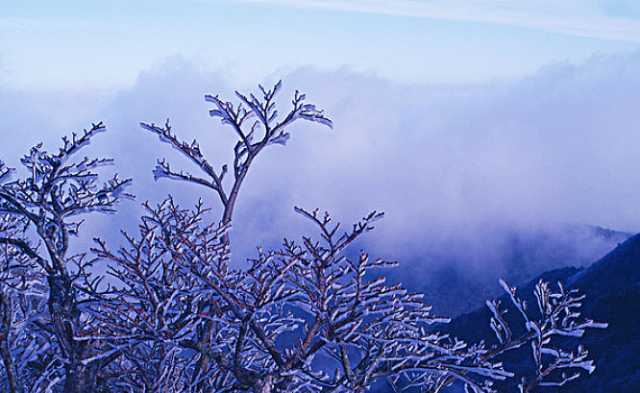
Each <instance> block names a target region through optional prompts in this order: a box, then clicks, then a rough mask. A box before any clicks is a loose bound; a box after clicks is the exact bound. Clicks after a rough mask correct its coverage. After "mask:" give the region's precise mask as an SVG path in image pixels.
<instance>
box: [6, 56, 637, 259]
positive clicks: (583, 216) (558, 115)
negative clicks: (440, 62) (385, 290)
mask: <svg viewBox="0 0 640 393" xmlns="http://www.w3.org/2000/svg"><path fill="white" fill-rule="evenodd" d="M279 78H283V79H284V84H285V88H284V91H283V92H282V93H281V95H280V104H281V105H282V106H283V109H284V108H286V107H287V105H289V99H290V97H291V94H292V92H293V90H294V89H300V90H301V91H303V92H305V93H306V94H307V97H308V100H309V101H310V102H313V103H315V104H317V105H318V106H319V107H321V108H324V109H325V111H326V113H327V115H328V116H329V117H331V118H332V119H333V121H334V123H335V127H334V129H333V130H329V129H326V128H323V127H320V126H318V125H317V124H297V125H295V126H294V127H293V128H292V129H291V130H290V131H291V134H292V137H291V139H290V141H289V144H288V146H287V147H282V146H274V147H272V148H270V149H269V150H267V151H265V153H264V154H263V156H262V157H260V158H259V160H258V161H257V162H256V164H255V167H254V168H253V171H252V172H251V173H250V175H249V176H248V178H247V182H246V187H245V189H244V191H243V194H242V195H241V198H240V200H239V201H238V206H237V209H238V210H237V212H236V220H235V223H234V225H235V229H234V232H233V239H234V241H235V242H236V243H237V244H238V246H239V249H241V250H243V251H242V252H241V253H239V257H245V256H248V255H252V253H253V252H252V251H251V250H252V249H253V247H255V246H257V245H265V246H276V245H278V244H279V243H280V242H281V239H282V237H284V236H287V237H293V238H297V237H298V236H299V235H301V234H302V233H309V232H311V231H313V229H312V227H311V226H310V224H309V223H306V222H305V221H304V220H302V218H301V217H299V216H297V215H296V214H294V213H293V206H302V207H305V208H308V209H313V208H316V207H318V208H320V209H323V210H328V211H329V212H331V213H332V214H333V215H334V217H335V218H336V220H339V221H342V222H344V223H346V224H350V223H351V222H353V221H355V220H357V219H359V218H360V217H362V216H364V215H366V214H367V213H368V212H369V211H371V210H374V209H375V210H382V211H385V212H386V218H385V219H384V220H383V221H381V222H380V224H379V225H378V230H377V231H376V232H374V233H373V234H372V235H370V236H369V237H368V238H367V239H368V240H367V241H368V243H369V246H370V247H371V248H373V250H374V252H375V253H377V254H378V255H382V256H384V257H387V258H392V259H395V258H397V259H400V260H402V259H407V258H410V259H412V260H414V259H415V257H416V256H420V255H423V256H424V259H425V262H424V263H438V261H437V260H436V259H437V258H440V257H442V256H443V255H445V254H446V253H458V254H459V255H461V256H463V257H460V258H457V260H464V261H466V262H465V263H468V264H471V265H474V266H484V264H486V263H487V262H490V261H491V260H492V259H493V260H495V259H498V258H497V257H498V256H496V255H495V253H496V252H498V251H497V250H499V248H500V243H501V242H502V240H495V239H494V237H495V236H494V235H493V233H496V231H497V230H499V229H501V228H523V229H526V230H532V228H539V227H545V226H550V225H556V224H564V223H573V224H589V225H598V226H603V227H609V228H613V229H619V230H624V231H628V232H637V231H639V230H640V224H639V223H640V202H639V201H638V198H637V196H638V195H639V194H640V176H638V175H637V168H638V167H640V155H638V154H637V147H638V146H640V133H639V132H638V129H640V112H639V111H638V110H637V108H638V107H639V106H640V53H635V54H632V55H625V56H607V57H593V58H591V59H590V60H588V61H587V62H585V63H583V64H579V65H572V64H556V65H552V66H549V67H546V68H544V69H542V70H540V72H538V73H537V74H536V75H533V76H531V77H529V78H526V79H522V80H519V81H517V82H513V83H509V84H500V83H493V84H484V85H476V86H398V85H394V84H391V83H389V82H386V81H384V80H382V79H379V78H376V77H373V76H368V75H364V74H358V73H354V72H352V71H350V70H348V69H340V70H335V71H332V72H320V71H318V70H315V69H312V68H302V69H297V70H295V71H293V72H290V73H287V74H286V75H272V76H270V77H268V78H266V80H265V81H263V82H264V84H265V85H266V86H268V85H269V84H273V83H275V82H276V81H277V80H278V79H279ZM235 88H238V86H229V85H228V84H227V83H226V79H225V78H224V73H220V72H209V71H206V70H202V69H199V68H198V67H196V66H194V65H192V64H190V63H189V62H186V61H181V60H179V59H174V60H172V61H170V62H168V63H166V64H165V65H164V66H162V67H158V68H156V69H154V70H150V71H148V72H146V73H144V74H142V75H141V76H140V77H139V79H138V81H137V83H136V84H135V85H134V86H132V87H131V88H129V89H126V90H123V91H121V92H119V93H117V94H114V95H111V96H104V97H101V98H95V99H94V101H91V100H90V101H89V102H90V103H93V105H96V106H95V107H93V109H92V110H89V109H86V110H84V111H81V112H79V117H81V118H77V119H76V118H74V114H73V113H72V112H71V111H70V110H68V111H67V112H64V111H56V108H59V107H60V106H61V105H62V104H64V105H62V107H64V108H70V107H71V106H72V105H73V103H74V102H77V99H78V97H76V98H75V100H76V101H74V99H72V98H73V97H71V98H69V97H65V96H64V94H62V93H61V94H60V96H59V97H57V99H53V97H50V96H48V97H40V99H36V97H33V96H21V95H20V94H19V93H16V92H12V91H9V90H4V91H3V95H2V97H3V99H2V101H3V104H2V105H1V106H0V108H2V115H3V117H4V118H5V119H7V120H5V121H4V122H3V124H2V125H0V127H1V129H0V132H1V133H2V135H3V142H4V146H3V147H2V150H1V155H0V158H2V159H3V160H4V161H7V162H9V163H10V164H13V165H17V159H18V157H19V156H20V155H22V154H24V153H26V146H27V145H32V144H35V143H37V142H38V141H39V140H40V139H45V142H46V143H47V145H48V146H50V148H51V149H54V148H56V146H57V143H56V140H58V138H59V136H61V135H63V134H64V133H68V132H69V131H70V128H71V130H73V129H74V128H75V127H78V128H81V127H86V126H88V123H89V122H90V121H99V120H104V121H105V123H106V124H107V126H108V132H107V133H105V134H104V135H100V136H99V138H96V140H95V142H94V144H93V146H91V149H93V150H92V151H93V152H94V153H95V154H97V155H107V156H112V157H114V158H115V159H116V161H117V167H116V168H115V169H117V170H118V172H120V174H121V176H130V177H133V178H134V180H135V186H134V188H133V190H132V191H133V192H134V193H136V194H137V195H138V201H137V202H135V203H127V204H124V205H123V206H122V212H121V214H120V215H119V216H117V217H116V218H115V220H123V221H124V220H125V218H130V217H133V216H136V215H137V214H139V211H140V208H139V203H141V202H143V201H145V200H151V201H155V202H158V201H160V200H161V199H162V198H163V197H164V196H166V195H167V194H168V193H175V194H179V195H180V200H181V201H183V202H184V203H187V204H191V203H195V201H196V200H197V199H198V198H200V197H202V198H204V200H205V202H206V203H208V204H209V205H211V206H214V207H215V206H216V203H217V201H216V198H215V196H214V195H212V193H210V192H208V191H206V190H204V189H202V188H199V187H196V186H186V185H184V184H175V183H172V182H168V181H160V182H157V183H156V182H154V181H153V176H152V174H151V172H152V170H153V168H154V166H155V159H156V158H158V157H166V158H167V159H168V160H169V161H170V162H172V163H173V164H174V165H176V166H178V167H180V166H183V167H184V168H190V165H189V163H188V162H186V161H185V160H183V159H182V157H180V156H178V155H177V154H176V153H175V151H173V150H172V149H170V148H169V147H168V146H166V145H164V144H161V143H160V142H159V141H158V140H157V138H156V137H155V136H154V135H152V134H150V133H148V132H146V131H144V130H142V129H140V127H139V126H138V123H139V122H140V121H144V122H155V123H164V121H165V120H166V119H167V118H170V119H171V122H172V124H173V127H174V131H175V132H176V133H178V134H179V135H180V136H181V137H182V138H183V139H185V140H188V141H191V140H192V139H193V138H197V139H198V140H199V141H200V144H201V146H202V148H203V150H204V152H205V153H206V154H207V155H208V156H209V157H210V161H211V162H212V163H214V164H215V165H217V166H218V167H219V166H221V165H222V164H224V163H226V162H229V160H230V159H231V156H230V153H229V152H230V151H231V150H230V149H231V148H232V146H233V143H234V140H233V133H232V131H231V130H230V129H228V128H225V127H222V126H221V125H220V123H219V120H218V119H211V118H210V117H209V116H208V113H207V112H208V110H209V109H210V104H208V103H206V102H205V101H204V99H203V96H204V94H218V93H219V94H220V95H221V96H223V97H228V98H230V99H233V90H234V89H235ZM240 88H241V90H243V91H247V89H246V87H243V86H240ZM249 90H251V91H255V89H254V88H249ZM45 98H46V99H45ZM85 105H88V104H87V103H85ZM55 113H57V114H58V116H54V114H55ZM62 114H64V116H62ZM88 117H89V118H88ZM91 117H93V118H91ZM48 118H54V119H55V118H58V120H55V121H48V120H47V119H48ZM63 118H64V119H67V120H66V121H63ZM88 225H91V226H92V227H91V230H90V231H89V232H91V236H92V237H93V236H95V233H105V234H106V235H105V236H107V237H108V238H113V239H116V238H118V236H119V235H118V230H119V227H120V226H119V225H114V220H113V219H112V218H109V217H101V218H99V219H97V220H91V223H88ZM135 226H136V224H135V223H134V222H131V220H128V221H127V223H126V224H125V229H127V230H130V231H131V230H135ZM492 239H493V240H492ZM598 252H603V251H602V250H600V249H598V250H595V251H594V253H598ZM454 259H455V258H454Z"/></svg>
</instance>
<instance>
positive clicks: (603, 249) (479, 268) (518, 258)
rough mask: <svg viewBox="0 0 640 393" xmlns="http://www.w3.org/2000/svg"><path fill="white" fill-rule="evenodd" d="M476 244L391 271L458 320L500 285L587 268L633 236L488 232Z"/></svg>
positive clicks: (591, 231)
mask: <svg viewBox="0 0 640 393" xmlns="http://www.w3.org/2000/svg"><path fill="white" fill-rule="evenodd" d="M481 232H482V233H478V234H474V238H473V239H469V238H465V239H453V240H451V241H449V242H447V243H446V244H437V245H431V244H428V240H425V244H426V245H425V246H424V250H420V251H413V252H412V255H408V256H404V257H403V255H399V256H396V257H397V258H398V259H399V260H400V268H399V269H394V270H393V271H387V272H385V274H388V275H391V276H392V277H390V278H392V279H393V280H399V281H401V282H402V283H403V284H404V285H405V286H406V287H407V288H409V289H410V290H411V291H415V292H422V293H424V294H425V301H426V302H427V303H429V304H432V305H433V306H434V311H435V312H436V313H438V314H441V315H446V316H456V315H459V314H461V313H463V312H469V311H471V310H473V309H475V308H476V307H478V306H479V305H481V304H483V302H484V299H489V298H493V297H495V296H498V295H499V294H500V291H501V289H500V287H499V285H498V283H497V282H498V280H499V279H500V278H504V279H506V280H507V281H508V282H510V283H522V282H526V281H528V280H531V279H533V278H534V277H536V276H538V275H540V274H541V273H542V272H545V271H549V270H553V269H558V268H563V267H575V268H580V267H585V266H588V265H590V264H591V263H593V261H595V260H597V259H599V258H601V257H602V256H604V255H605V254H606V253H607V252H608V251H610V250H611V249H613V248H614V247H616V246H617V245H618V244H619V243H622V242H624V241H625V240H626V239H628V238H629V236H631V235H630V234H628V233H624V232H618V231H612V230H608V229H603V228H600V227H594V226H587V225H558V226H546V227H537V228H508V227H506V228H486V231H481Z"/></svg>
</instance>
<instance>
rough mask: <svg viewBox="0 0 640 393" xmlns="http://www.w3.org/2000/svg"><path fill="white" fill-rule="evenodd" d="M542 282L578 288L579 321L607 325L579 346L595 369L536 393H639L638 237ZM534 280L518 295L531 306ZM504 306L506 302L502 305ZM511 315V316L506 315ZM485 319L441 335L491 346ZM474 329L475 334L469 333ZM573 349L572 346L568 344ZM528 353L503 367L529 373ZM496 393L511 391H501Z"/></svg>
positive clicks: (455, 325)
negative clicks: (588, 263)
mask: <svg viewBox="0 0 640 393" xmlns="http://www.w3.org/2000/svg"><path fill="white" fill-rule="evenodd" d="M541 278H543V279H545V280H548V281H550V282H551V283H552V284H554V285H555V282H556V281H562V282H563V283H565V284H566V285H565V286H567V287H569V288H577V289H579V290H580V293H584V294H586V295H587V297H586V299H585V300H584V302H583V306H582V308H581V310H582V315H584V316H585V317H589V318H592V319H595V320H596V321H603V322H608V323H609V327H608V328H607V329H606V330H591V331H588V332H587V334H586V335H585V337H584V338H583V339H582V340H581V342H583V343H584V344H585V346H586V347H587V348H588V349H589V352H590V355H591V356H590V357H591V358H593V359H595V360H596V364H597V369H596V371H595V372H594V373H593V374H592V375H586V376H583V377H582V378H580V379H578V380H577V381H572V382H569V383H568V384H567V385H566V386H563V387H559V388H557V387H554V388H548V389H547V390H543V389H541V390H540V391H541V392H543V391H547V392H558V393H578V392H580V393H582V392H590V393H618V392H619V393H635V392H640V235H635V236H633V237H631V238H630V239H628V240H627V241H626V242H624V243H623V244H622V245H620V246H618V247H617V248H616V249H614V250H613V251H611V252H610V253H609V254H607V255H606V256H605V257H604V258H602V259H600V260H599V261H598V262H596V263H594V264H593V265H591V266H590V267H588V268H585V269H581V270H577V269H575V268H564V269H557V270H553V271H549V272H546V273H544V274H543V275H542V276H541ZM538 280H539V278H536V279H535V280H532V281H530V282H529V283H527V284H525V285H522V286H520V288H519V294H520V296H521V297H522V298H524V299H526V300H527V301H528V302H529V303H530V304H534V303H532V302H533V295H532V293H533V286H534V285H535V283H536V282H537V281H538ZM503 303H504V304H506V303H507V300H506V298H505V299H504V300H503ZM510 314H512V315H515V314H516V313H515V312H513V310H512V311H510ZM489 318H490V313H489V312H488V310H486V307H484V308H481V309H478V310H476V311H474V312H472V313H468V314H463V315H461V316H459V317H458V318H456V319H454V320H453V321H452V322H451V323H450V324H448V325H446V326H441V329H442V330H446V331H448V332H450V333H451V334H452V335H455V336H458V337H461V338H464V339H466V340H468V341H471V342H477V341H479V340H480V339H483V338H484V339H486V338H488V337H491V340H488V341H489V342H490V343H493V342H494V340H493V337H494V336H493V333H492V331H491V330H490V329H489V326H488V322H489ZM469 326H473V327H474V329H469ZM572 344H573V346H575V345H576V343H575V342H573V343H572ZM530 357H531V355H530V354H529V353H528V349H523V351H522V353H515V354H512V355H510V356H509V357H506V358H505V359H504V361H505V364H506V365H507V367H509V366H511V369H513V370H516V369H518V368H521V367H528V365H527V363H529V359H530ZM501 391H505V392H507V391H515V390H514V389H513V387H512V386H502V389H501Z"/></svg>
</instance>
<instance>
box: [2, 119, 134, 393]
mask: <svg viewBox="0 0 640 393" xmlns="http://www.w3.org/2000/svg"><path fill="white" fill-rule="evenodd" d="M104 129H105V128H104V126H103V125H102V124H101V123H100V124H94V125H93V126H92V127H91V128H90V129H89V130H85V131H84V132H83V133H82V134H80V135H76V134H75V133H74V134H73V135H72V137H71V138H66V137H65V138H63V144H62V147H60V149H59V151H58V152H57V153H55V154H52V153H48V152H46V151H45V150H43V148H42V145H41V144H40V145H37V146H35V147H33V148H32V149H31V151H30V152H29V154H28V155H26V156H25V157H24V158H23V159H22V160H21V163H22V165H23V166H24V170H25V172H26V175H25V176H24V177H23V178H18V179H16V180H11V179H10V177H11V176H12V175H13V174H15V172H16V171H15V170H14V169H10V168H8V167H6V165H5V164H3V163H0V214H1V215H2V217H1V220H2V221H1V222H0V258H1V261H0V300H1V303H2V309H1V312H0V315H2V321H1V322H0V348H1V353H2V358H3V359H2V360H3V365H4V370H3V371H4V372H6V378H5V377H3V373H1V372H0V386H2V387H4V390H3V391H8V392H12V393H13V392H49V391H65V392H69V393H71V392H89V391H92V392H93V391H98V387H99V385H100V381H101V377H102V372H103V370H105V368H106V367H105V366H106V365H107V364H108V363H109V362H110V361H111V360H112V359H113V358H114V357H117V356H119V355H118V354H117V353H109V352H105V351H104V348H103V342H102V340H100V339H98V338H94V336H96V334H97V331H99V326H100V323H99V320H98V319H97V317H96V316H94V315H93V314H92V313H91V312H90V310H91V307H92V306H93V305H95V304H96V301H97V300H98V299H99V298H100V294H101V292H100V289H99V281H100V277H101V276H99V275H98V276H96V275H94V274H92V272H91V267H92V264H93V260H92V259H88V258H87V257H86V255H84V254H79V255H69V241H70V238H71V237H72V236H74V235H77V234H78V231H79V230H80V227H81V224H82V221H83V218H82V217H83V216H85V215H87V214H88V213H91V212H105V213H110V212H113V211H114V208H115V206H116V204H117V203H118V201H119V200H120V199H121V198H123V197H127V196H128V195H127V194H126V193H124V189H125V188H126V186H127V184H128V183H129V180H120V179H119V178H118V177H117V175H116V176H114V177H113V178H112V179H111V180H109V181H107V182H106V183H104V184H100V183H99V182H98V175H97V172H96V170H97V169H98V168H99V167H102V166H104V165H108V164H110V163H111V160H108V159H89V158H86V157H85V158H83V159H76V157H77V156H78V153H79V151H80V150H82V149H83V148H84V147H85V146H87V145H88V144H89V142H90V140H91V138H93V137H94V136H95V135H96V134H98V133H100V132H101V131H104Z"/></svg>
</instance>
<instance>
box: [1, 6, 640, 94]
mask: <svg viewBox="0 0 640 393" xmlns="http://www.w3.org/2000/svg"><path fill="white" fill-rule="evenodd" d="M639 17H640V10H639V6H638V5H637V3H636V2H633V1H597V0H589V1H584V0H583V1H573V0H567V1H548V0H547V1H517V2H516V1H513V2H508V1H507V2H505V1H470V0H455V1H421V0H417V1H416V0H395V1H379V0H344V1H331V0H329V1H326V0H323V1H317V0H315V1H314V0H296V1H292V0H274V1H267V0H265V1H260V0H254V1H249V0H246V1H242V0H241V1H215V0H155V1H148V0H142V1H122V0H112V1H90V2H88V1H75V0H64V1H56V2H49V1H33V0H21V1H16V0H8V1H4V2H3V4H2V5H0V67H1V68H0V80H1V81H3V82H4V83H5V84H6V85H8V86H11V87H15V88H17V89H42V88H54V89H55V88H65V89H86V88H100V89H107V88H121V87H125V86H129V85H131V84H133V83H134V81H135V80H136V78H137V77H138V75H139V74H140V72H143V71H145V70H148V69H150V68H151V67H154V66H158V65H160V64H162V63H163V62H164V61H165V60H166V59H167V58H170V57H175V56H181V57H184V58H187V59H189V60H190V61H193V62H195V63H197V64H198V65H199V66H202V67H204V68H207V69H216V70H219V71H220V72H225V73H226V75H227V76H228V77H229V78H232V79H233V80H234V81H235V82H236V83H240V84H243V85H248V86H251V85H254V84H255V83H256V81H260V80H261V79H262V78H264V77H265V76H266V75H270V74H273V73H282V72H283V71H287V70H292V69H295V68H296V67H299V66H307V65H313V66H316V67H319V68H321V69H336V68H339V67H341V66H349V67H350V68H352V69H353V70H356V71H359V72H366V73H370V74H374V75H378V76H381V77H383V78H385V79H388V80H391V81H394V82H398V83H404V84H411V83H479V82H485V81H488V80H492V79H507V78H517V77H521V76H524V75H529V74H532V73H534V72H535V71H537V70H538V69H539V68H540V67H542V66H544V65H546V64H549V63H554V62H563V61H571V62H576V61H581V60H584V59H586V58H588V57H589V56H591V55H593V54H607V53H617V52H624V51H632V50H634V49H635V48H637V46H638V44H639V43H640V19H638V18H639Z"/></svg>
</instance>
